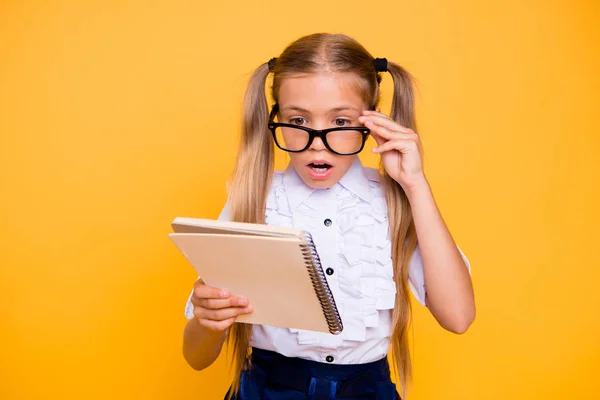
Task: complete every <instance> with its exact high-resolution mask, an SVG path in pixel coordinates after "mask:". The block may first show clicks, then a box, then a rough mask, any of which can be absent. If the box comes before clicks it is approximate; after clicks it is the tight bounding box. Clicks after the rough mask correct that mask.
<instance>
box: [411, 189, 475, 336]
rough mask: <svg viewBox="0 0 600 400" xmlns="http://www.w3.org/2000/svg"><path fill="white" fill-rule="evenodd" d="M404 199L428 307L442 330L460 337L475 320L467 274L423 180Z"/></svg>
mask: <svg viewBox="0 0 600 400" xmlns="http://www.w3.org/2000/svg"><path fill="white" fill-rule="evenodd" d="M407 196H408V198H409V201H410V203H411V208H412V214H413V218H414V222H415V228H416V232H417V238H418V242H419V249H420V251H421V257H422V260H423V270H424V271H423V272H424V276H425V287H426V288H427V306H428V308H429V310H430V311H431V313H432V314H433V316H434V317H435V318H436V320H437V321H438V322H439V323H440V325H442V326H443V327H444V328H445V329H448V330H450V331H452V332H456V333H463V332H465V331H466V330H467V328H468V327H469V325H470V324H471V323H472V322H473V320H474V318H475V301H474V295H473V286H472V283H471V277H470V275H469V271H468V269H467V267H466V265H465V262H464V260H463V258H462V257H461V254H460V252H459V250H458V248H457V247H456V244H455V243H454V240H453V239H452V235H451V234H450V232H449V231H448V228H447V227H446V224H445V222H444V220H443V218H442V216H441V214H440V212H439V210H438V207H437V205H436V203H435V199H434V197H433V193H432V192H431V188H430V186H429V184H428V183H427V181H426V180H425V178H423V182H422V183H421V184H419V185H416V186H415V187H414V188H413V189H411V190H409V191H407Z"/></svg>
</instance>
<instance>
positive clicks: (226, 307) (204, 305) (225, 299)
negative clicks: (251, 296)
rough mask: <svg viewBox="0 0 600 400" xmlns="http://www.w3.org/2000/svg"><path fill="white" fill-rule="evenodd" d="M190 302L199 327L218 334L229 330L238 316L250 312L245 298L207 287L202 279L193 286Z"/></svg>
mask: <svg viewBox="0 0 600 400" xmlns="http://www.w3.org/2000/svg"><path fill="white" fill-rule="evenodd" d="M191 301H192V304H193V305H194V316H195V317H196V319H198V322H199V323H200V325H202V326H204V327H206V328H208V329H211V330H213V331H218V332H222V331H225V330H226V329H227V328H229V327H230V326H231V325H232V324H233V323H234V321H235V319H236V318H237V316H238V315H241V314H249V313H251V312H252V306H250V305H249V304H248V299H246V298H245V297H242V296H232V295H231V294H230V293H229V292H227V291H226V290H223V289H218V288H215V287H212V286H207V285H205V284H204V281H203V280H202V279H198V280H197V281H196V283H195V284H194V292H193V294H192V299H191Z"/></svg>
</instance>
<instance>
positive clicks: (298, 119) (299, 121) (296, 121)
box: [290, 117, 306, 125]
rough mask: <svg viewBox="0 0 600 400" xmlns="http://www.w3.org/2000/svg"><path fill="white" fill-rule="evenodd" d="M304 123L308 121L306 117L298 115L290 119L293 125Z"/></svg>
mask: <svg viewBox="0 0 600 400" xmlns="http://www.w3.org/2000/svg"><path fill="white" fill-rule="evenodd" d="M304 123H306V119H304V118H302V117H296V118H291V119H290V124H292V125H303V124H304Z"/></svg>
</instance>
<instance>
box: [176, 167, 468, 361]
mask: <svg viewBox="0 0 600 400" xmlns="http://www.w3.org/2000/svg"><path fill="white" fill-rule="evenodd" d="M219 219H223V220H229V207H228V205H225V208H224V209H223V211H222V212H221V215H220V216H219ZM266 222H267V224H269V225H275V226H287V227H294V228H296V229H302V230H306V231H308V232H310V233H311V234H312V236H313V240H314V242H315V245H316V247H317V250H318V251H319V256H320V259H321V263H322V266H323V269H324V270H327V274H326V275H325V276H326V277H327V281H328V284H329V287H330V288H331V291H332V293H333V296H334V297H335V302H336V305H337V306H338V309H339V311H340V315H341V318H342V321H343V323H344V330H343V332H342V333H341V334H340V335H332V334H328V333H320V332H312V331H304V330H298V329H288V328H280V327H274V326H266V325H254V326H253V331H252V339H251V342H250V344H251V346H253V347H257V348H261V349H265V350H271V351H276V352H278V353H280V354H283V355H285V356H288V357H299V358H304V359H309V360H313V361H320V362H328V363H334V364H361V363H368V362H372V361H376V360H379V359H381V358H383V357H385V356H386V355H387V353H388V348H389V344H390V337H391V333H392V326H391V321H392V310H393V309H394V302H395V296H396V286H395V284H394V279H393V273H394V271H393V264H392V255H391V241H390V235H389V224H388V219H387V208H386V203H385V199H384V197H383V192H382V189H381V186H380V183H379V172H378V171H377V170H375V169H372V168H364V167H363V166H362V164H361V162H360V160H359V159H358V158H357V159H356V161H355V162H354V163H353V164H352V166H351V168H350V169H349V170H348V172H347V173H346V174H345V175H344V176H343V177H342V179H341V180H340V181H339V182H338V183H336V184H335V185H334V186H333V187H331V188H330V189H312V188H310V187H309V186H307V185H306V184H305V183H304V181H302V178H301V177H300V176H299V175H298V174H297V173H296V171H295V170H294V168H293V167H292V166H291V165H289V166H288V168H287V169H286V170H285V171H278V172H276V173H275V175H274V178H273V183H272V186H271V189H270V192H269V195H268V198H267V210H266ZM459 251H460V248H459ZM460 253H461V255H462V256H463V259H464V260H465V263H466V264H467V267H468V268H469V270H470V265H469V261H468V260H467V258H466V257H465V255H464V254H463V253H462V251H460ZM408 281H409V286H410V288H411V290H412V293H413V294H414V296H415V297H416V299H417V301H418V302H419V303H421V304H423V305H425V292H426V291H425V280H424V276H423V264H422V260H421V253H420V251H419V248H418V246H417V248H416V250H415V252H414V253H413V256H412V258H411V260H410V262H409V271H408ZM250 301H252V300H251V299H250ZM186 317H187V318H189V319H191V318H193V306H192V304H191V302H190V301H189V300H188V303H187V305H186Z"/></svg>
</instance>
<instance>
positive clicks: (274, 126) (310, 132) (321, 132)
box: [267, 103, 371, 156]
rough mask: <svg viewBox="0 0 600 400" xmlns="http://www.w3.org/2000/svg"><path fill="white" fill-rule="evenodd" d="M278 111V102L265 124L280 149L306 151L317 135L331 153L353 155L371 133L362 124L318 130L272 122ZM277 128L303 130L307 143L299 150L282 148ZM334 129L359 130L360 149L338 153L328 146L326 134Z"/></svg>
mask: <svg viewBox="0 0 600 400" xmlns="http://www.w3.org/2000/svg"><path fill="white" fill-rule="evenodd" d="M278 111H279V104H277V103H275V104H274V105H273V108H272V109H271V113H270V114H269V123H268V125H267V126H268V128H269V130H270V131H271V134H272V135H273V141H274V142H275V144H276V145H277V147H279V148H280V149H281V150H283V151H287V152H289V153H301V152H303V151H306V150H307V149H308V148H309V147H310V145H311V144H312V142H313V141H314V139H315V137H318V138H319V139H321V141H322V142H323V144H324V145H325V147H326V148H327V150H329V151H330V152H332V153H333V154H337V155H339V156H353V155H355V154H358V153H360V152H361V151H363V149H364V148H365V143H366V141H367V137H368V136H369V134H370V133H371V130H370V129H369V128H366V127H364V126H356V127H352V126H339V127H336V128H329V129H320V130H319V129H312V128H308V127H306V126H300V125H294V124H286V123H282V122H274V121H273V120H274V119H275V115H276V114H277V112H278ZM277 128H295V129H300V130H303V131H305V132H306V133H308V143H307V144H306V146H305V147H304V148H303V149H301V150H289V149H286V148H283V147H282V146H281V145H280V144H279V142H278V141H277V134H276V133H275V129H277ZM336 131H359V132H360V133H361V134H362V144H361V146H360V149H358V150H357V151H355V152H352V153H338V152H337V151H335V150H333V149H332V148H331V146H329V143H327V138H326V136H327V134H328V133H329V132H336Z"/></svg>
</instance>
